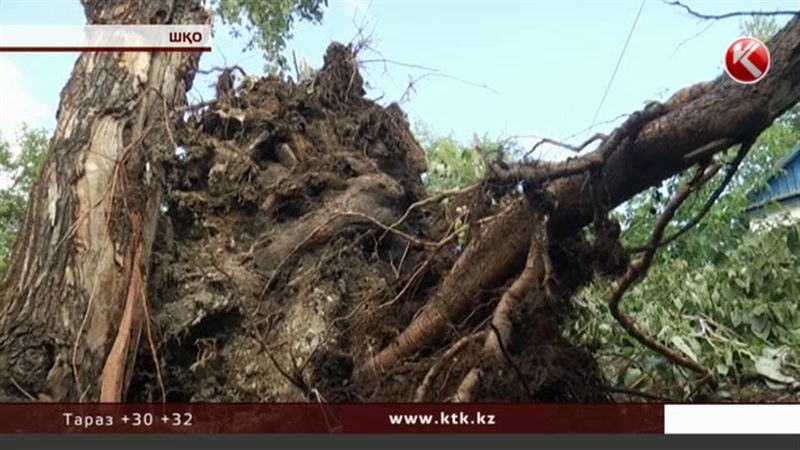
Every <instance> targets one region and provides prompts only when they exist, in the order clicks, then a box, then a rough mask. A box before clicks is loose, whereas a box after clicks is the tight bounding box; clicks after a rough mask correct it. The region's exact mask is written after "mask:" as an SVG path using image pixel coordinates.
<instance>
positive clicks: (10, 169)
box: [0, 126, 47, 272]
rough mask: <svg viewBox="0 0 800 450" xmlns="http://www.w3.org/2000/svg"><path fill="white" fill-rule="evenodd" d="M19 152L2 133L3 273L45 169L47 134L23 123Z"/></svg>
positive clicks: (0, 213) (0, 205) (0, 260)
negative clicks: (28, 205)
mask: <svg viewBox="0 0 800 450" xmlns="http://www.w3.org/2000/svg"><path fill="white" fill-rule="evenodd" d="M17 147H18V153H17V154H16V155H14V154H13V152H12V150H11V145H10V144H9V143H8V142H7V141H4V140H3V139H2V136H0V272H2V271H3V269H5V266H6V263H7V258H8V255H9V253H11V249H12V247H13V245H14V240H15V239H16V236H17V230H18V229H19V225H20V223H21V221H22V216H23V214H24V213H25V205H26V204H27V201H28V194H29V193H30V191H31V189H32V188H33V184H34V182H35V181H36V178H37V177H38V176H39V172H40V171H41V169H42V162H43V160H44V154H45V151H46V150H47V133H46V132H45V130H43V129H40V128H28V127H27V126H23V127H22V129H21V130H20V132H19V134H18V136H17Z"/></svg>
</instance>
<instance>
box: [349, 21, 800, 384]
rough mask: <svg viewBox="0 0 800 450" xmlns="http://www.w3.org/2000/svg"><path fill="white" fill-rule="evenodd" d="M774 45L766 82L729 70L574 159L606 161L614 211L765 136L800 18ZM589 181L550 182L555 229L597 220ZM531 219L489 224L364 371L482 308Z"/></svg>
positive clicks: (799, 52)
mask: <svg viewBox="0 0 800 450" xmlns="http://www.w3.org/2000/svg"><path fill="white" fill-rule="evenodd" d="M768 46H769V48H770V53H771V55H772V64H773V65H772V67H771V68H770V73H769V75H768V76H767V77H765V78H764V79H763V80H762V81H760V82H759V83H756V84H754V85H741V84H737V83H735V82H733V81H731V80H729V79H728V78H727V77H726V76H724V75H722V76H720V77H718V78H717V79H716V80H714V81H713V82H712V83H710V84H708V85H701V86H699V87H698V89H692V90H691V91H692V92H690V94H691V95H687V96H678V97H676V98H675V99H671V101H667V102H666V104H665V105H663V106H664V107H665V111H664V112H665V113H664V114H663V115H661V116H660V117H656V118H653V119H649V120H647V121H646V122H645V123H643V124H640V125H641V128H640V130H638V132H636V133H633V134H631V133H628V131H629V130H627V129H626V128H627V127H629V125H631V124H633V123H635V122H636V120H638V119H639V117H637V114H642V113H645V112H646V111H647V110H645V111H642V112H639V113H634V114H633V115H632V116H631V118H630V119H629V120H628V122H626V124H623V126H621V127H620V128H619V129H617V130H615V132H614V133H612V135H611V136H610V137H609V138H608V139H607V140H606V141H605V142H604V143H603V145H601V147H600V148H599V149H598V150H596V151H594V152H592V153H589V154H587V155H585V156H582V157H579V158H575V159H573V160H571V161H570V164H572V165H576V166H577V165H580V164H581V162H582V161H583V162H584V163H585V164H586V166H587V167H591V166H592V162H593V160H600V161H602V167H601V173H602V174H603V180H602V185H603V186H602V187H603V188H604V190H605V193H606V194H607V203H608V206H609V207H613V206H615V205H619V204H620V203H622V202H624V201H626V200H628V199H629V198H631V197H633V196H634V195H635V194H636V193H638V192H641V191H642V190H644V189H646V188H647V187H649V186H653V185H655V184H657V183H659V182H661V181H662V180H664V179H666V178H668V177H670V176H672V175H674V174H677V173H680V172H681V171H683V170H685V169H686V168H688V167H690V166H691V165H692V164H694V163H696V162H697V161H696V160H694V159H692V158H688V156H689V155H697V150H699V149H704V152H702V153H706V152H705V149H708V148H712V149H713V150H714V151H715V152H720V151H723V150H725V148H727V146H722V145H712V144H714V143H715V142H727V143H728V145H734V144H736V143H740V142H743V141H746V140H748V139H749V138H751V137H753V136H757V135H758V134H760V133H761V132H762V131H763V130H764V129H765V128H767V127H768V126H769V125H770V124H771V123H772V121H773V120H775V119H776V118H777V117H779V116H780V115H781V114H782V113H784V112H785V111H786V110H787V109H789V108H790V107H791V106H792V105H794V104H796V103H797V102H798V100H800V16H795V17H794V18H793V19H792V20H791V21H789V23H788V24H787V25H786V26H785V27H784V28H783V29H782V30H781V31H780V32H779V33H778V34H777V35H776V36H775V37H774V38H773V39H771V40H770V41H769V43H768ZM637 128H638V127H637ZM722 140H724V141H722ZM704 156H706V157H710V156H712V154H708V155H704ZM589 177H590V174H589V173H588V171H582V172H580V173H577V174H573V175H570V176H567V177H564V178H561V179H557V180H555V181H554V182H552V183H551V184H549V185H548V187H547V190H548V191H549V192H550V193H551V194H552V196H553V197H554V199H555V204H556V207H555V209H554V210H553V212H552V226H553V231H554V233H556V234H558V235H569V234H572V233H575V232H577V231H578V230H580V229H581V228H583V227H584V226H586V225H587V224H588V223H589V222H590V221H591V220H592V217H593V214H594V210H595V208H596V201H595V200H596V199H595V198H592V195H591V193H590V192H589V191H588V189H587V187H588V186H590V185H591V183H590V182H589V181H590V180H589ZM532 215H533V213H532V212H531V211H530V209H529V207H528V205H527V202H526V201H525V200H524V199H520V200H519V201H517V202H516V204H515V205H514V206H513V207H512V208H510V209H508V210H506V211H504V212H503V213H502V215H501V217H499V218H498V219H497V220H496V221H494V222H493V224H492V225H491V226H488V227H485V229H484V230H482V231H481V233H480V235H479V236H476V238H475V239H474V240H472V242H470V244H469V245H468V246H467V248H466V249H465V250H464V252H463V253H462V255H461V256H460V257H459V259H458V261H457V262H456V264H455V265H454V266H453V268H452V269H451V271H450V273H449V275H448V276H447V277H446V278H445V280H444V281H443V282H442V284H441V285H440V287H439V289H438V290H437V292H436V293H435V294H434V295H433V296H432V297H431V299H430V300H429V301H428V303H427V304H426V306H425V307H424V308H423V310H422V311H421V312H420V313H419V314H418V315H417V316H416V317H415V319H414V320H412V321H411V323H410V324H409V325H408V327H407V328H406V329H405V330H404V331H403V332H402V333H400V335H399V336H398V337H397V338H396V339H395V340H394V342H393V343H392V344H390V345H389V346H388V347H386V348H384V349H383V350H382V351H380V352H379V353H378V354H376V355H375V356H374V357H373V358H371V359H369V360H368V361H366V362H365V363H364V364H363V365H362V366H361V368H360V370H359V371H358V372H357V376H358V377H368V378H371V377H374V376H376V375H377V374H379V373H380V372H381V371H383V370H385V369H387V368H389V367H391V366H392V365H394V364H395V363H397V362H398V361H400V360H401V359H403V358H406V357H408V356H410V355H412V354H414V353H416V352H417V351H419V350H420V349H422V348H424V347H426V346H429V345H431V344H432V343H434V342H435V341H436V340H438V339H441V337H442V336H443V335H444V333H445V332H446V330H447V329H448V327H449V326H450V324H451V323H457V322H458V321H459V320H460V319H461V318H462V317H463V316H464V315H465V314H466V313H467V312H468V311H470V310H472V309H473V308H474V307H475V303H476V300H477V299H478V294H479V293H480V292H481V291H482V290H485V289H491V288H494V287H496V286H499V285H501V284H502V283H503V282H504V281H506V280H507V279H509V278H510V277H511V276H513V273H512V272H513V271H514V269H515V268H516V267H518V266H519V262H520V261H521V260H522V259H523V258H524V257H525V254H526V249H527V247H528V244H529V241H530V236H531V232H532V227H533V226H534V221H533V217H532Z"/></svg>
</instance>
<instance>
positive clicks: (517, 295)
mask: <svg viewBox="0 0 800 450" xmlns="http://www.w3.org/2000/svg"><path fill="white" fill-rule="evenodd" d="M537 215H538V216H540V217H541V218H540V219H539V220H537V222H538V226H536V227H535V228H534V234H533V236H531V243H530V247H529V249H528V258H527V260H526V262H525V268H524V269H522V273H520V275H519V277H517V279H516V280H514V282H513V283H512V284H511V286H510V287H509V288H508V289H507V290H506V291H505V293H503V296H502V297H501V298H500V302H499V303H498V304H497V307H496V308H495V310H494V313H493V315H492V321H491V328H492V331H493V332H491V333H488V334H487V335H486V340H485V342H484V346H483V351H482V356H483V359H490V360H493V361H498V362H499V361H502V360H503V358H504V357H505V358H506V359H507V360H508V362H510V363H511V365H512V366H514V368H515V370H516V371H517V375H518V376H519V377H520V378H521V381H522V383H523V384H525V385H526V391H529V389H528V388H527V383H526V382H525V379H524V376H523V375H522V373H521V372H520V371H519V369H518V368H517V367H516V366H515V365H514V364H513V361H511V360H510V356H508V353H507V351H506V348H507V346H508V343H509V342H510V340H511V334H512V331H513V324H512V321H511V312H512V311H514V310H515V309H517V308H519V306H520V304H521V303H522V301H523V300H524V299H525V298H526V296H527V295H528V294H529V293H530V292H531V291H533V290H536V289H539V288H541V289H545V290H546V292H547V293H546V294H545V295H546V297H545V299H547V298H548V297H547V295H552V292H551V291H550V289H549V288H548V287H546V286H547V285H549V284H550V282H549V281H548V279H552V277H551V275H550V274H549V273H547V269H548V268H549V262H548V263H545V262H544V261H545V259H547V260H548V261H549V257H548V258H545V257H544V255H546V254H547V252H548V249H547V246H548V238H547V235H548V233H549V230H548V225H549V220H548V217H547V216H546V215H541V214H537ZM482 375H483V371H482V369H480V368H478V367H475V368H473V369H471V370H470V371H469V373H468V374H467V376H466V377H464V379H463V380H462V382H461V384H460V385H459V387H458V389H457V391H456V394H455V396H454V400H455V401H458V402H464V401H470V400H471V399H472V398H474V390H475V389H477V387H478V386H479V385H480V380H481V377H482Z"/></svg>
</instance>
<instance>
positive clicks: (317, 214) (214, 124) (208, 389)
mask: <svg viewBox="0 0 800 450" xmlns="http://www.w3.org/2000/svg"><path fill="white" fill-rule="evenodd" d="M363 84H364V82H363V80H362V78H361V75H360V74H359V72H358V68H357V63H356V60H355V58H354V56H353V54H352V52H351V49H350V48H349V47H347V46H344V45H341V44H332V45H331V46H330V47H329V48H328V51H327V53H326V55H325V64H324V67H323V68H322V69H321V70H320V71H319V72H317V73H315V74H314V75H313V76H312V77H311V78H310V79H308V80H303V81H302V82H299V83H293V82H291V81H288V82H287V81H283V80H281V79H279V78H277V77H267V78H263V79H258V80H255V79H246V80H245V82H243V83H242V84H241V85H240V86H238V87H236V88H235V89H230V90H221V91H219V98H217V99H216V101H215V102H214V103H212V104H211V105H210V106H208V107H206V108H203V109H200V110H195V111H193V112H192V113H191V114H190V115H189V116H187V118H186V120H185V122H184V124H183V126H182V129H180V130H179V132H178V133H177V134H178V136H176V137H177V138H178V139H179V141H180V143H181V145H182V148H180V149H179V151H178V152H177V153H176V156H175V158H174V159H173V160H172V161H169V162H168V164H167V180H168V186H167V195H166V201H165V204H164V205H163V207H162V211H163V214H162V217H161V219H160V222H159V228H158V232H157V240H156V244H155V248H154V251H153V264H152V267H151V270H150V273H149V275H148V301H149V308H150V318H151V329H152V331H153V341H154V345H155V347H156V348H155V350H156V351H155V354H156V355H157V357H156V358H154V357H153V352H152V351H151V348H150V347H149V345H147V344H146V343H145V344H141V345H140V350H139V355H138V357H137V365H136V369H135V370H134V378H133V380H132V382H131V387H130V389H129V398H128V400H131V401H153V400H159V399H160V398H161V396H162V394H164V395H165V396H166V399H167V400H168V401H214V402H217V401H228V402H245V401H247V402H251V401H252V402H269V401H282V402H286V401H337V402H341V401H377V400H380V401H408V400H411V399H412V398H413V394H414V391H415V389H416V387H417V386H418V385H419V383H420V380H421V379H422V378H423V376H424V375H425V373H426V372H427V370H428V369H429V367H430V366H431V364H432V363H433V362H434V361H435V360H436V359H437V358H439V357H440V356H441V354H442V352H443V351H444V350H445V349H446V348H447V347H448V343H452V342H454V341H455V340H456V339H457V338H458V337H459V336H463V335H465V334H467V333H468V332H471V331H472V330H475V329H479V328H480V327H482V326H485V324H486V317H487V316H488V315H490V314H491V311H492V309H493V305H494V304H496V302H497V299H498V298H499V296H500V295H501V293H502V289H503V286H498V287H497V288H496V289H495V290H490V291H487V292H485V295H484V298H482V299H481V300H482V301H483V305H484V306H483V307H481V308H478V310H476V311H475V312H474V313H473V314H472V315H471V316H470V317H469V318H467V319H466V320H465V321H464V323H461V324H457V325H454V326H453V330H452V332H451V333H450V335H449V336H448V337H447V338H446V339H445V340H444V342H442V343H441V347H437V348H431V349H428V350H426V352H425V353H423V354H419V355H417V356H416V357H414V358H411V359H410V360H409V361H406V362H404V363H403V364H402V365H401V366H398V367H396V368H394V369H393V370H391V371H389V372H388V373H387V374H385V376H384V377H382V378H381V379H380V380H379V382H378V383H377V384H375V385H371V386H368V387H367V386H358V385H356V384H354V382H353V381H351V379H352V373H353V371H354V369H355V368H356V367H358V366H359V365H360V364H362V363H363V362H364V361H365V360H366V359H367V358H368V357H369V356H371V355H373V354H374V353H376V352H377V351H379V350H380V349H381V348H383V347H384V346H386V345H388V344H389V343H390V342H391V340H392V339H393V338H394V337H395V336H397V334H398V333H399V332H400V331H401V330H402V329H403V328H404V327H405V326H406V325H407V324H408V323H409V322H410V321H411V319H412V318H413V316H414V315H415V314H416V313H417V311H418V310H419V308H420V307H421V306H422V305H423V304H424V303H425V300H426V298H427V297H428V296H429V295H430V294H431V292H432V291H433V290H434V289H435V288H436V286H437V285H438V283H439V282H440V281H441V279H442V278H443V277H444V276H446V274H447V271H448V270H449V268H450V267H451V265H452V264H453V262H454V260H455V258H456V257H457V256H458V252H459V249H460V248H461V245H463V239H462V242H460V243H459V239H452V240H450V241H448V242H446V243H445V244H443V245H441V246H440V248H437V249H436V250H435V251H434V250H432V247H433V246H432V245H429V244H430V243H437V242H441V241H442V239H444V238H445V237H446V236H447V235H448V234H449V233H451V232H452V231H453V221H452V218H453V211H454V209H455V207H456V206H457V203H458V202H457V201H455V200H454V201H451V202H449V203H446V204H443V203H438V204H431V205H426V206H425V207H422V208H416V209H415V210H414V211H413V213H411V214H409V215H408V217H407V218H405V220H403V221H402V223H400V224H398V225H397V226H396V228H394V229H388V228H387V225H390V224H394V223H396V222H398V220H399V219H400V218H401V217H402V216H403V215H404V213H405V212H406V210H407V209H408V208H409V206H410V205H412V204H413V203H414V202H416V201H419V200H421V199H423V198H425V195H426V194H425V191H424V187H423V183H422V176H423V174H424V172H425V171H426V165H425V155H424V152H423V150H422V148H421V147H420V145H419V144H418V143H417V142H416V140H415V139H414V136H413V135H412V133H411V132H410V130H409V124H408V121H407V119H406V117H405V115H404V113H403V112H402V111H401V109H400V108H399V107H398V106H397V105H396V104H392V105H389V106H387V107H383V106H380V105H378V104H377V103H375V102H373V101H370V100H368V99H365V98H364V95H365V91H364V87H363ZM476 195H481V194H480V193H479V194H476ZM463 201H465V202H466V201H470V202H474V201H476V198H475V196H472V197H470V198H467V199H463ZM497 207H499V206H497ZM552 246H553V249H552V250H551V251H552V257H553V260H554V264H555V265H556V266H557V269H559V268H560V269H559V272H558V273H559V277H560V280H559V281H560V284H561V285H563V286H579V285H580V284H582V283H585V282H586V281H587V280H588V279H589V278H590V277H591V273H589V272H585V271H581V270H579V269H577V267H581V266H588V265H585V264H584V265H581V264H580V263H578V262H577V260H576V258H583V259H584V260H587V259H588V258H592V256H591V255H590V253H591V251H590V250H587V249H588V248H589V247H588V246H587V245H586V244H585V242H583V241H574V242H573V241H564V242H560V243H559V242H557V243H554V244H552ZM578 253H580V255H578V256H576V255H577V254H578ZM423 265H424V267H423ZM420 268H422V269H420ZM418 269H420V270H418ZM584 272H585V273H584ZM404 288H406V289H405V292H404V293H403V295H402V296H398V294H399V293H401V291H403V289H404ZM569 291H570V292H566V291H565V292H564V295H563V296H562V297H564V298H568V297H569V296H570V295H571V292H574V289H570V290H569ZM570 309H571V308H570V306H569V302H568V301H564V302H561V303H560V304H558V305H549V306H547V307H546V308H545V310H543V311H528V310H525V311H520V312H519V314H520V315H521V316H520V317H519V318H518V319H519V323H520V324H521V325H519V326H518V327H517V329H518V331H517V334H516V335H515V344H514V347H513V348H511V349H509V352H510V353H511V354H512V355H514V358H513V360H512V361H509V362H507V364H504V365H503V364H501V365H500V366H499V367H498V366H497V364H496V363H493V364H488V363H486V362H483V361H480V360H478V359H479V358H478V357H477V356H475V355H478V354H479V352H478V351H477V349H478V348H479V347H478V346H477V345H478V344H475V345H476V347H475V351H467V352H464V353H462V357H460V358H454V359H453V361H450V362H448V363H447V369H446V370H445V371H444V372H442V373H441V374H440V375H439V377H438V380H437V382H436V383H435V384H434V388H433V389H432V390H431V391H430V393H429V396H428V399H429V400H434V401H440V400H446V399H447V398H448V397H449V396H450V395H451V394H452V389H453V388H454V386H457V385H458V383H459V381H460V377H461V376H463V374H464V373H466V372H467V371H468V370H469V369H470V367H473V366H475V365H481V364H484V365H487V367H486V369H487V370H486V373H487V374H488V376H487V377H486V379H485V380H484V383H483V385H484V386H483V388H482V389H481V392H480V393H479V394H478V395H477V397H476V398H477V399H478V400H483V401H530V400H540V401H591V400H604V399H607V397H606V396H605V395H604V394H603V390H602V386H603V384H604V381H603V380H602V377H601V376H600V375H599V373H600V371H599V370H598V369H597V366H596V364H595V362H594V358H593V357H592V355H591V353H589V352H588V351H586V350H585V349H582V348H578V347H576V346H574V345H573V344H571V343H570V342H568V341H566V340H565V339H564V338H563V337H562V333H561V331H560V329H561V325H562V322H563V321H564V320H566V319H567V318H568V317H569V312H570ZM531 317H535V318H536V319H535V320H531V319H530V318H531ZM143 339H144V338H143ZM520 377H522V378H523V379H522V380H521V379H520ZM162 386H163V392H162Z"/></svg>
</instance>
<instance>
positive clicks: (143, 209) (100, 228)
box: [0, 0, 209, 401]
mask: <svg viewBox="0 0 800 450" xmlns="http://www.w3.org/2000/svg"><path fill="white" fill-rule="evenodd" d="M83 5H84V10H85V14H86V18H87V22H88V23H94V24H108V23H131V24H136V23H138V24H146V23H174V24H182V23H183V24H190V23H192V24H204V23H207V22H208V19H209V16H208V14H207V13H206V12H205V11H204V10H203V9H202V3H201V2H200V1H199V0H173V1H166V2H137V1H133V0H115V1H97V0H84V2H83ZM163 17H165V19H163V22H161V20H162V19H161V18H163ZM198 58H199V56H198V55H197V54H196V53H179V52H170V53H145V52H126V53H98V52H90V53H83V54H81V56H80V58H79V59H78V61H77V63H76V64H75V68H74V69H73V73H72V77H71V78H70V80H69V82H68V83H67V85H66V87H65V88H64V90H63V92H62V94H61V103H60V105H59V108H58V114H57V117H58V125H57V127H56V130H55V134H54V136H53V138H52V140H51V142H50V146H49V149H48V153H47V156H46V158H45V162H44V166H43V167H44V169H43V172H42V174H41V176H40V178H39V180H38V182H37V184H36V186H35V187H34V189H33V192H32V194H31V200H30V202H29V206H28V209H27V212H26V216H25V220H24V221H23V224H22V227H21V232H20V234H19V236H18V239H17V243H16V245H15V248H14V251H13V254H12V256H11V259H10V265H9V267H8V270H7V271H6V274H5V277H4V278H3V280H2V281H0V399H4V398H8V399H16V398H19V393H18V389H16V388H13V387H12V386H11V384H10V380H11V379H12V378H14V379H16V380H24V383H23V384H24V385H23V386H22V387H23V388H24V389H25V390H28V391H29V392H34V393H37V394H40V395H48V396H51V397H52V398H53V399H55V400H56V401H76V400H82V399H89V400H95V399H97V398H98V397H99V396H100V384H101V373H102V374H103V376H102V381H103V385H104V388H103V395H102V399H103V400H104V401H119V400H120V399H121V398H122V397H123V396H124V391H125V384H126V381H125V380H127V379H128V378H129V372H130V367H129V366H130V364H129V361H130V360H131V356H132V354H133V353H134V352H135V351H136V344H137V342H138V336H139V333H140V331H141V324H142V321H141V320H140V318H139V317H138V316H139V315H140V314H141V311H142V308H138V307H136V305H137V302H141V301H144V299H143V298H141V297H140V292H142V287H141V286H143V285H145V284H146V283H147V281H146V273H143V272H142V271H143V270H146V268H147V267H149V258H150V248H151V245H152V241H153V235H154V233H155V224H156V219H157V216H158V211H159V206H160V203H161V197H162V189H163V185H164V184H163V177H164V175H163V172H162V169H161V167H160V162H161V161H163V160H164V158H165V157H166V156H168V155H170V154H171V153H172V152H173V151H174V148H173V147H172V145H171V143H170V139H169V136H170V132H169V130H168V129H167V128H166V127H167V126H170V123H171V122H172V118H171V117H165V116H164V114H165V113H167V111H166V108H165V107H164V103H166V105H167V106H168V107H169V108H177V107H180V106H182V105H183V104H185V94H186V91H187V89H189V87H190V85H191V82H192V78H193V76H194V71H195V70H196V66H197V59H198ZM147 167H149V168H150V170H151V171H152V173H149V174H147V175H146V174H145V171H146V170H147V169H146V168H147ZM147 179H149V180H150V182H149V183H148V182H146V181H145V180H147ZM132 217H139V218H141V224H140V226H141V229H140V232H138V233H136V232H135V230H134V228H136V224H134V223H132V222H131V218H132ZM132 236H139V237H138V238H132ZM115 340H116V343H115ZM112 348H113V350H112ZM110 351H111V354H110V355H109V352H110ZM104 367H105V370H103V368H104Z"/></svg>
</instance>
